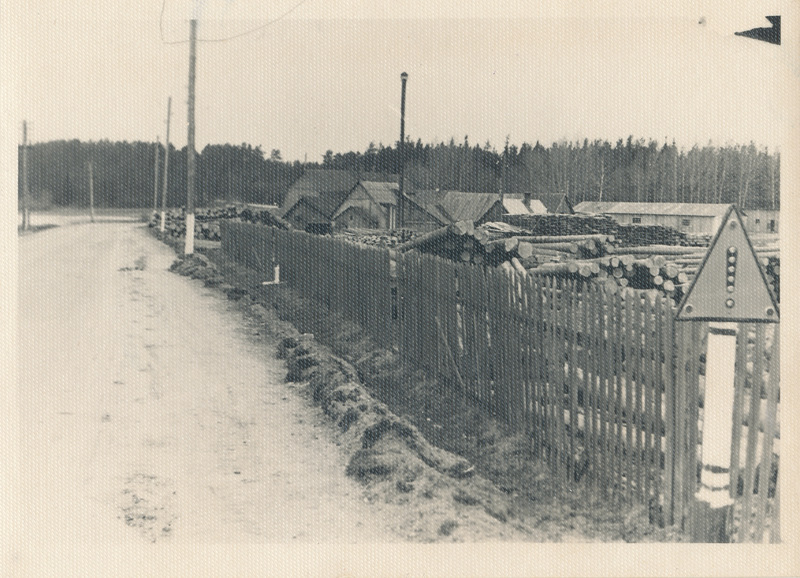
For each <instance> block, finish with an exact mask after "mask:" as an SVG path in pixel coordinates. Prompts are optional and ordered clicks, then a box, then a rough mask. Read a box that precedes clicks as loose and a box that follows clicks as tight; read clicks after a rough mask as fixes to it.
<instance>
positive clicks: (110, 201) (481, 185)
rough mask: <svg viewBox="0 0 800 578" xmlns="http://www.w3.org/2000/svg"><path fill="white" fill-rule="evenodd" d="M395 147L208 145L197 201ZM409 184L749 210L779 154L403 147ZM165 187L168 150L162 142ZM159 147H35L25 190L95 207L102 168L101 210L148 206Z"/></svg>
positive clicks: (730, 149) (280, 194)
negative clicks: (306, 153)
mask: <svg viewBox="0 0 800 578" xmlns="http://www.w3.org/2000/svg"><path fill="white" fill-rule="evenodd" d="M398 144H399V143H395V144H394V146H383V145H382V144H379V145H377V146H376V145H375V144H374V143H370V144H369V146H368V147H367V148H366V149H365V150H364V151H363V152H354V151H350V152H347V153H334V152H333V151H327V152H326V153H325V155H323V157H322V159H321V160H320V162H309V163H305V164H304V163H300V162H298V161H294V162H286V161H283V160H282V158H281V153H280V151H279V150H277V149H274V150H272V151H270V153H269V154H266V153H265V152H264V151H262V150H261V148H260V147H253V146H251V145H248V144H241V145H230V144H224V145H208V146H206V147H205V148H204V149H203V150H202V151H201V152H200V154H199V158H198V163H197V167H198V174H197V199H198V204H200V205H206V204H211V203H212V202H215V201H231V202H233V201H241V202H249V203H264V204H280V202H281V201H282V200H283V198H284V196H285V194H286V191H287V190H288V188H289V186H290V185H291V184H292V183H293V182H294V181H295V180H296V179H297V178H298V177H299V176H300V175H301V174H302V173H303V170H304V167H305V168H323V169H324V168H328V169H346V170H352V171H357V172H384V173H397V172H398V170H399V167H400V153H399V147H398ZM404 148H405V158H406V161H405V166H406V183H407V186H408V187H414V188H417V189H436V188H440V189H449V190H460V191H474V192H500V191H501V190H503V191H505V192H508V193H522V192H526V191H529V192H531V193H532V194H533V196H534V197H536V196H537V195H539V194H541V193H567V194H569V195H570V198H571V199H572V200H573V202H574V203H577V202H580V201H585V200H590V201H641V202H691V203H737V204H738V205H739V206H740V207H744V208H769V209H772V208H775V209H777V208H779V207H780V198H779V191H780V153H779V152H776V151H770V150H768V149H766V148H759V147H756V146H755V145H754V144H753V143H750V144H747V145H734V144H727V145H724V146H715V145H713V144H711V143H709V144H708V145H706V146H702V147H701V146H694V147H692V148H691V149H688V150H687V149H683V148H678V147H677V146H676V145H675V144H674V143H670V144H668V143H658V142H656V141H653V140H650V141H646V140H645V139H634V138H633V137H632V136H631V137H628V138H627V139H626V140H623V139H619V140H618V141H617V142H616V143H615V144H614V145H612V144H611V143H609V142H608V141H600V140H595V141H591V142H590V141H588V140H584V141H583V142H582V143H576V142H568V141H559V142H556V143H553V144H551V145H550V146H548V147H545V146H543V145H542V144H540V143H538V142H537V143H536V144H534V145H531V144H528V143H523V144H522V145H521V146H516V145H514V144H509V143H508V142H506V144H505V145H504V146H502V147H501V149H500V150H497V149H496V148H495V147H493V146H492V145H491V144H490V143H485V144H484V145H472V144H470V142H469V139H468V138H467V137H465V138H464V140H463V142H460V143H456V142H455V140H453V139H451V140H450V142H448V143H444V142H439V143H435V144H423V143H422V142H421V141H419V140H418V141H417V142H416V143H414V142H412V141H411V140H409V141H407V143H406V146H405V147H404ZM159 151H160V154H159V157H160V159H161V164H160V166H159V172H160V176H159V181H161V180H162V176H163V173H161V171H163V162H164V147H163V145H161V146H160V149H159ZM154 158H155V144H154V143H145V142H110V141H100V142H80V141H77V140H71V141H52V142H45V143H39V144H35V145H32V146H31V147H30V148H29V156H28V167H29V169H28V170H29V178H28V182H29V188H30V191H31V196H32V198H33V199H34V201H35V202H37V203H38V204H40V205H42V206H46V205H48V204H53V205H58V206H69V205H73V206H81V205H86V204H87V203H88V169H87V164H88V162H89V161H90V160H91V161H92V162H93V166H94V194H95V203H96V206H98V207H142V208H145V207H150V206H152V203H153V184H154V183H153V181H154V172H153V171H154ZM169 169H170V185H169V192H168V195H167V204H168V206H170V207H174V206H180V205H182V204H183V202H184V199H185V195H186V149H185V148H183V149H175V148H174V147H171V148H170V160H169Z"/></svg>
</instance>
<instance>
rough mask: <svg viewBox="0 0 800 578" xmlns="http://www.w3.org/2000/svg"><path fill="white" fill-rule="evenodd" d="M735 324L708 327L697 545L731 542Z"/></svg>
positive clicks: (694, 521) (695, 507) (695, 517)
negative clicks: (700, 543) (701, 543)
mask: <svg viewBox="0 0 800 578" xmlns="http://www.w3.org/2000/svg"><path fill="white" fill-rule="evenodd" d="M736 333H737V325H736V323H709V325H708V350H707V352H706V387H705V398H704V403H703V469H702V470H701V472H700V490H699V491H698V492H697V494H695V503H694V505H693V512H692V514H691V518H690V519H691V524H690V525H691V534H692V538H693V540H694V541H695V542H728V541H729V536H730V528H729V526H730V523H731V521H732V520H731V519H730V514H731V512H732V506H733V498H732V497H731V491H730V463H731V431H732V425H733V420H732V416H733V393H734V386H733V379H734V373H735V371H734V370H735V366H736Z"/></svg>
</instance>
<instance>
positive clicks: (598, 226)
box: [501, 214, 711, 247]
mask: <svg viewBox="0 0 800 578" xmlns="http://www.w3.org/2000/svg"><path fill="white" fill-rule="evenodd" d="M501 219H503V222H505V223H508V224H509V225H513V226H515V227H519V228H522V229H526V230H527V231H529V234H531V235H591V234H604V235H612V236H613V237H614V238H615V239H616V244H617V246H619V247H627V246H629V245H630V246H633V245H655V244H659V245H681V246H685V247H691V246H707V245H708V243H709V242H710V240H711V237H710V236H707V235H687V234H686V233H683V232H682V231H678V230H677V229H674V228H672V227H665V226H662V225H621V224H619V223H618V222H617V221H615V220H614V219H612V218H611V217H609V216H607V215H587V214H577V215H566V214H565V215H561V214H546V215H503V216H502V217H501Z"/></svg>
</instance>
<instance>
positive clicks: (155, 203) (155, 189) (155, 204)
mask: <svg viewBox="0 0 800 578" xmlns="http://www.w3.org/2000/svg"><path fill="white" fill-rule="evenodd" d="M158 145H159V137H156V168H155V171H154V172H155V179H154V181H153V214H154V215H155V214H156V211H157V210H158Z"/></svg>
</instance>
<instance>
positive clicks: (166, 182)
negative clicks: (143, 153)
mask: <svg viewBox="0 0 800 578" xmlns="http://www.w3.org/2000/svg"><path fill="white" fill-rule="evenodd" d="M171 115H172V97H171V96H169V97H167V142H166V143H165V144H164V146H165V148H166V151H165V152H164V195H163V196H162V197H161V226H160V227H159V231H161V232H162V233H163V232H164V227H165V224H166V223H165V221H166V218H167V185H169V119H170V117H171Z"/></svg>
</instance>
